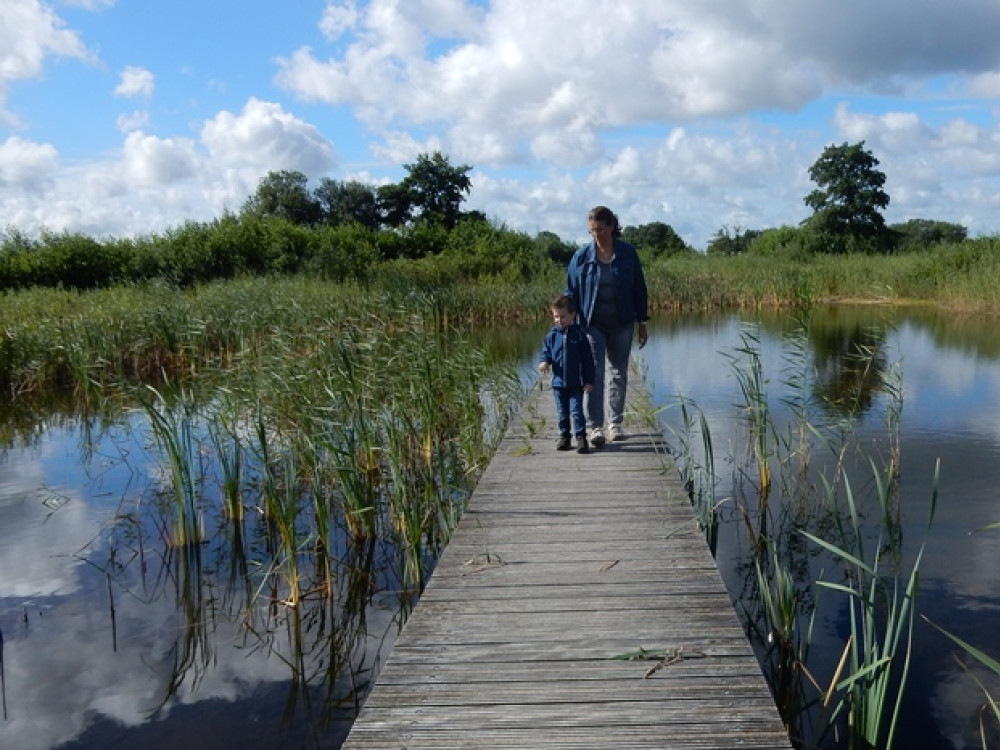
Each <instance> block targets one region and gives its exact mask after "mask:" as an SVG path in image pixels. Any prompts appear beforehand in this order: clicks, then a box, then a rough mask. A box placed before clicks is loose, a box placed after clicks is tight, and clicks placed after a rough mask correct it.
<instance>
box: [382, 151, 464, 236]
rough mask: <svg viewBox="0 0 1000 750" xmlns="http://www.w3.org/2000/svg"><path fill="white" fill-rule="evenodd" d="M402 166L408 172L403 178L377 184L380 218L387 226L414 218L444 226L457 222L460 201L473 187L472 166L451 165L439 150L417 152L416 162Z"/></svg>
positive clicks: (459, 213) (459, 217) (447, 226)
mask: <svg viewBox="0 0 1000 750" xmlns="http://www.w3.org/2000/svg"><path fill="white" fill-rule="evenodd" d="M403 167H404V168H405V169H406V171H407V172H408V174H407V176H406V177H405V178H404V179H403V181H402V182H400V183H399V184H398V185H385V186H383V187H381V188H379V202H380V204H381V207H382V217H383V220H384V221H385V222H386V223H387V224H389V225H390V226H402V225H403V224H406V223H409V222H411V221H415V222H422V223H427V224H438V225H440V226H443V227H444V228H445V229H452V228H453V227H454V226H455V225H456V224H458V222H459V220H460V219H461V218H462V211H461V205H462V201H463V200H465V195H466V194H467V193H468V192H469V190H470V189H471V188H472V180H471V179H470V178H469V176H468V172H470V171H471V170H472V167H470V166H468V165H466V164H463V165H461V166H458V167H453V166H451V163H450V162H449V161H448V157H446V156H443V155H442V154H441V152H439V151H435V152H434V153H433V154H431V155H430V156H428V155H427V154H420V155H419V156H418V157H417V160H416V162H414V163H413V164H404V165H403Z"/></svg>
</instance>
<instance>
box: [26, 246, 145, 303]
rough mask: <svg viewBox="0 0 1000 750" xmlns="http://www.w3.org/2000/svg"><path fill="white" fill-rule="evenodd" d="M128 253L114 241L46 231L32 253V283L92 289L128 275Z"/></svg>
mask: <svg viewBox="0 0 1000 750" xmlns="http://www.w3.org/2000/svg"><path fill="white" fill-rule="evenodd" d="M127 260H128V259H127V257H126V256H124V255H123V254H122V253H121V248H120V247H119V246H117V245H115V244H114V243H108V244H105V245H102V244H101V243H99V242H98V241H97V240H95V239H92V238H90V237H87V236H86V235H83V234H77V233H74V234H70V233H66V234H44V235H43V236H42V239H41V242H40V243H39V244H38V246H37V248H36V249H35V250H34V252H32V253H31V268H32V271H31V278H32V281H31V283H33V284H38V285H40V286H64V287H66V288H67V289H93V288H95V287H99V286H107V285H108V284H111V283H113V282H115V281H121V280H124V279H125V277H126V275H127V274H126V264H127Z"/></svg>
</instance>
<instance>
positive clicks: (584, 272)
mask: <svg viewBox="0 0 1000 750" xmlns="http://www.w3.org/2000/svg"><path fill="white" fill-rule="evenodd" d="M587 221H588V223H589V225H590V236H591V237H592V238H593V239H592V240H591V242H590V244H588V245H585V246H584V247H581V248H580V249H579V250H577V251H576V253H575V254H574V255H573V259H572V260H570V262H569V268H568V269H567V271H566V294H567V295H569V296H570V297H572V298H573V301H574V302H575V303H576V308H577V315H578V316H579V322H580V325H582V326H583V327H584V329H585V330H586V331H587V337H588V338H589V339H590V345H591V348H592V349H593V350H594V388H593V391H591V393H590V394H589V395H588V396H587V397H586V399H585V403H584V409H585V412H586V415H587V427H588V428H589V430H590V444H591V445H592V446H594V447H595V448H601V447H603V446H604V443H605V441H606V440H607V439H610V440H622V439H623V438H624V437H625V434H624V433H623V432H622V419H623V418H624V416H625V391H626V388H627V387H628V357H629V351H630V350H631V348H632V335H633V332H634V330H635V324H636V323H638V324H639V348H640V349H641V348H642V347H644V346H645V345H646V339H647V333H646V321H647V320H649V305H648V301H647V293H646V278H645V276H644V275H643V273H642V264H641V263H640V262H639V255H638V254H637V253H636V251H635V248H634V247H632V245H630V244H628V243H627V242H625V241H624V240H622V239H621V233H622V231H621V225H620V224H619V223H618V217H617V216H615V214H614V212H613V211H612V210H611V209H610V208H607V207H606V206H597V207H596V208H593V209H591V211H590V213H589V214H588V215H587ZM605 360H607V367H608V388H607V391H608V393H607V407H608V414H607V417H608V419H607V422H606V423H605V413H604V406H605V394H604V390H605V372H604V365H605ZM605 424H607V430H608V431H607V435H606V436H605V432H604V428H605Z"/></svg>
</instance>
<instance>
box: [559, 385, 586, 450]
mask: <svg viewBox="0 0 1000 750" xmlns="http://www.w3.org/2000/svg"><path fill="white" fill-rule="evenodd" d="M552 393H553V394H554V395H555V399H556V415H557V416H558V417H559V436H560V437H572V436H575V437H578V438H581V437H585V436H586V434H587V422H586V420H585V419H584V416H583V388H582V387H577V388H564V387H562V386H557V387H554V388H553V389H552ZM571 417H572V422H573V423H572V425H570V418H571ZM571 426H572V427H573V428H574V430H573V432H570V427H571Z"/></svg>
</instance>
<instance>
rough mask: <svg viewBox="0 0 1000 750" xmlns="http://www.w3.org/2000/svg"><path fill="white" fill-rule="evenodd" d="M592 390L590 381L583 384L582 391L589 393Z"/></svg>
mask: <svg viewBox="0 0 1000 750" xmlns="http://www.w3.org/2000/svg"><path fill="white" fill-rule="evenodd" d="M593 390H594V386H593V385H591V384H590V383H587V384H586V385H584V386H583V392H584V393H590V392H591V391H593Z"/></svg>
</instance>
